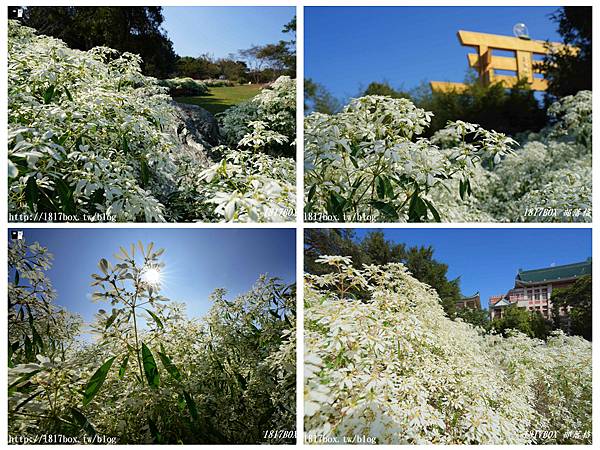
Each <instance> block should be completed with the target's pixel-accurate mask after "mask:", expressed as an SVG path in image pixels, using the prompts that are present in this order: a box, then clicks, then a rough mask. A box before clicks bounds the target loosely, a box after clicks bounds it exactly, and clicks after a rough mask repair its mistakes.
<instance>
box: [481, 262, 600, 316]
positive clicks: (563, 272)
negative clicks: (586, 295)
mask: <svg viewBox="0 0 600 450" xmlns="http://www.w3.org/2000/svg"><path fill="white" fill-rule="evenodd" d="M591 274H592V258H588V259H587V260H585V261H582V262H578V263H574V264H566V265H563V266H552V267H545V268H542V269H534V270H522V269H519V273H517V276H516V277H515V286H514V288H512V289H511V290H510V291H508V292H507V293H506V294H505V295H497V296H492V297H490V300H489V309H490V319H496V318H500V317H502V312H503V309H504V308H505V307H506V306H510V305H514V304H516V305H517V306H518V307H520V308H527V309H528V310H529V311H538V312H539V313H540V314H541V315H542V316H544V317H545V318H546V319H551V318H552V301H551V297H552V291H553V290H555V289H559V288H565V287H568V286H570V285H572V284H573V283H575V282H576V281H577V280H578V279H579V278H580V277H582V276H585V275H591ZM561 312H562V311H561Z"/></svg>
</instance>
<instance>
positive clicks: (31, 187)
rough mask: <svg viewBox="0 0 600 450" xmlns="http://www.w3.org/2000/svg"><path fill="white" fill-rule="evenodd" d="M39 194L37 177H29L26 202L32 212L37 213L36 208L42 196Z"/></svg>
mask: <svg viewBox="0 0 600 450" xmlns="http://www.w3.org/2000/svg"><path fill="white" fill-rule="evenodd" d="M39 192H40V191H39V189H38V185H37V182H36V180H35V177H32V176H31V177H29V178H28V179H27V184H26V185H25V200H26V201H27V206H28V207H29V209H30V210H31V211H35V206H36V205H37V202H38V199H39V195H40V194H39Z"/></svg>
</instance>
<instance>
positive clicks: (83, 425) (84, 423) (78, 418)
mask: <svg viewBox="0 0 600 450" xmlns="http://www.w3.org/2000/svg"><path fill="white" fill-rule="evenodd" d="M71 416H72V417H73V421H74V422H75V423H76V424H77V425H78V426H79V429H80V430H83V431H85V433H86V434H87V435H88V436H95V435H96V430H95V429H94V427H93V426H92V424H91V423H90V421H89V420H88V418H87V417H85V415H84V414H83V413H82V412H81V411H80V410H78V409H77V408H73V407H72V408H71Z"/></svg>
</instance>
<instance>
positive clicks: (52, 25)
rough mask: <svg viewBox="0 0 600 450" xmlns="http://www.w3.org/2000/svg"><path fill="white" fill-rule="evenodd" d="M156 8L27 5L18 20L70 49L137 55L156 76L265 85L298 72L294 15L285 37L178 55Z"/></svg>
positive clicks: (148, 73)
mask: <svg viewBox="0 0 600 450" xmlns="http://www.w3.org/2000/svg"><path fill="white" fill-rule="evenodd" d="M163 22H164V16H163V13H162V7H160V6H143V7H140V6H29V7H27V8H25V10H24V13H23V17H22V19H21V23H22V24H23V25H26V26H29V27H32V28H35V29H36V30H37V31H38V32H39V33H40V34H45V35H47V36H53V37H56V38H58V39H61V40H63V41H65V42H66V43H67V45H69V47H71V48H75V49H79V50H89V49H91V48H93V47H97V46H106V47H110V48H114V49H116V50H119V51H122V52H131V53H136V54H138V55H140V56H141V57H142V59H143V71H144V73H145V74H146V75H149V76H153V77H157V78H161V79H164V78H176V77H190V78H194V79H208V78H213V79H214V78H223V79H228V80H231V81H234V82H239V83H242V82H249V81H251V82H253V83H266V82H270V81H273V80H275V79H276V78H277V77H279V76H280V75H289V76H292V77H295V76H296V41H295V35H296V18H295V17H294V18H293V19H292V20H291V21H290V22H289V23H287V24H285V25H284V26H283V29H282V31H283V32H284V33H287V34H288V35H289V36H290V38H289V40H280V41H279V42H277V43H273V44H266V45H260V46H259V45H255V46H252V47H250V48H247V49H241V50H240V51H239V52H238V53H237V54H232V55H229V56H227V57H226V58H214V57H213V56H210V55H201V56H197V57H193V56H180V55H177V54H176V53H175V50H174V49H173V43H172V42H171V40H170V39H169V37H168V35H167V33H166V31H165V30H164V29H163V28H162V24H163Z"/></svg>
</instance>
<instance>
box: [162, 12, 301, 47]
mask: <svg viewBox="0 0 600 450" xmlns="http://www.w3.org/2000/svg"><path fill="white" fill-rule="evenodd" d="M295 14H296V10H295V8H294V7H290V6H165V7H163V15H164V17H165V21H164V22H163V28H164V29H165V30H166V31H167V34H168V36H169V38H170V39H171V41H173V46H174V48H175V52H176V53H177V54H178V55H180V56H200V55H202V54H205V53H208V54H211V55H213V56H215V57H217V58H219V57H225V56H228V55H229V54H230V53H237V52H238V50H242V49H246V48H249V47H251V46H252V45H255V44H256V45H263V44H270V43H275V42H278V41H279V40H281V39H284V40H289V39H290V35H289V33H287V34H286V33H282V32H281V30H282V29H283V27H284V25H285V24H286V23H288V22H289V21H290V20H291V19H292V18H293V17H294V15H295Z"/></svg>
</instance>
